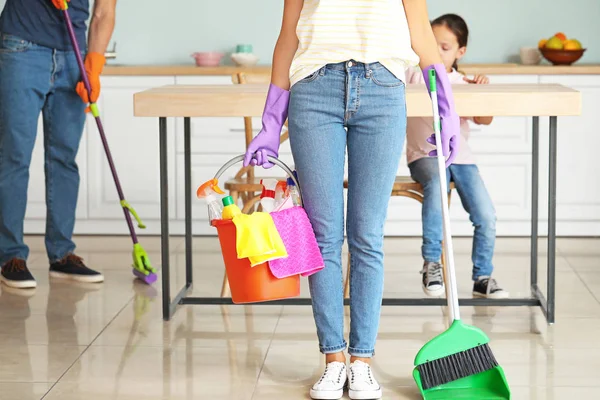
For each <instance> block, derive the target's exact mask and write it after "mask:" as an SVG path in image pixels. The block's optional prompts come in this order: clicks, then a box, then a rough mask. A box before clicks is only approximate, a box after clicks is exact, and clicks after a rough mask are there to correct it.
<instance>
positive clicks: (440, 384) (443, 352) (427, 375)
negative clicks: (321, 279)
mask: <svg viewBox="0 0 600 400" xmlns="http://www.w3.org/2000/svg"><path fill="white" fill-rule="evenodd" d="M429 85H430V89H431V90H430V91H431V101H432V105H433V125H434V132H435V142H436V144H437V148H438V156H437V161H438V169H439V174H440V190H441V193H442V196H441V197H442V215H443V218H444V248H445V254H446V262H445V263H444V265H445V266H446V271H445V272H446V281H447V282H446V283H447V287H448V288H447V298H448V308H449V313H448V315H449V320H450V328H449V329H448V330H447V331H446V332H444V333H442V334H440V335H438V336H436V337H435V338H433V339H432V340H430V341H429V342H427V343H426V344H425V346H423V348H422V349H421V350H420V351H419V353H418V354H417V356H416V357H415V369H414V371H413V377H414V379H415V382H416V383H417V386H418V387H419V390H420V391H421V393H422V395H423V398H424V399H425V400H437V399H446V400H447V399H469V400H482V399H490V400H491V399H510V389H509V387H508V384H507V382H506V377H505V376H504V371H503V370H502V368H501V367H500V366H499V365H498V362H497V361H496V359H495V358H494V355H493V354H492V350H491V349H490V347H489V345H488V343H489V341H490V339H489V338H488V337H487V336H486V334H485V333H483V331H481V330H480V329H478V328H476V327H474V326H469V325H465V324H464V323H463V322H462V321H461V320H460V310H459V305H458V291H457V285H456V275H455V270H454V252H453V249H452V233H451V231H450V217H449V212H448V197H447V196H446V193H448V189H447V183H446V160H445V158H444V155H443V152H442V151H441V149H442V146H441V145H440V144H441V137H440V129H441V125H440V115H439V111H438V99H437V88H436V86H437V85H436V75H435V70H433V69H432V70H431V71H429Z"/></svg>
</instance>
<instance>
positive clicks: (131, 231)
mask: <svg viewBox="0 0 600 400" xmlns="http://www.w3.org/2000/svg"><path fill="white" fill-rule="evenodd" d="M63 13H64V15H65V21H66V25H67V30H68V31H69V37H70V38H71V42H72V43H73V50H74V51H75V58H76V59H77V64H78V65H79V71H80V72H81V77H82V78H83V85H84V86H85V89H86V90H87V92H88V96H91V94H92V85H90V80H89V78H88V76H87V73H86V72H85V66H84V65H83V59H82V58H81V51H80V49H79V43H78V42H77V37H76V36H75V31H74V30H73V22H72V21H71V16H70V15H69V12H68V11H67V10H66V9H65V10H63ZM90 100H91V99H90ZM92 104H93V103H92ZM95 119H96V124H97V125H98V131H100V138H101V139H102V145H103V146H104V151H105V152H106V158H108V165H109V166H110V172H111V173H112V176H113V179H114V181H115V185H116V186H117V193H118V194H119V200H121V201H123V200H125V195H124V194H123V189H122V188H121V183H120V182H119V177H118V176H117V169H116V168H115V164H114V162H113V159H112V155H111V153H110V150H109V148H108V141H107V140H106V135H105V134H104V127H103V126H102V121H100V117H95ZM123 212H124V213H125V220H126V221H127V226H128V228H129V234H130V235H131V240H132V241H133V243H134V244H135V243H138V238H137V234H136V233H135V229H134V228H133V221H132V220H131V215H130V214H129V210H127V209H126V208H123Z"/></svg>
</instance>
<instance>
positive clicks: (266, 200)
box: [260, 178, 277, 213]
mask: <svg viewBox="0 0 600 400" xmlns="http://www.w3.org/2000/svg"><path fill="white" fill-rule="evenodd" d="M260 184H261V185H263V190H262V193H261V194H260V205H261V206H262V210H263V211H264V212H267V213H270V212H271V211H273V209H274V208H275V189H276V187H277V179H272V178H267V179H261V180H260Z"/></svg>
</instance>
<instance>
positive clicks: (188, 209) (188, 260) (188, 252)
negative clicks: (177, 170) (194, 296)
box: [184, 117, 193, 287]
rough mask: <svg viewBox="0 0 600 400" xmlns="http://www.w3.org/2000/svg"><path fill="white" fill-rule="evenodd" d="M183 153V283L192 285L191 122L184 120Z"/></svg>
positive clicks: (188, 119) (187, 118) (187, 119)
mask: <svg viewBox="0 0 600 400" xmlns="http://www.w3.org/2000/svg"><path fill="white" fill-rule="evenodd" d="M184 142H185V144H184V147H185V149H184V152H185V155H184V157H185V282H186V286H188V287H189V286H191V285H192V281H193V279H192V155H191V153H192V150H191V122H190V118H189V117H186V118H184Z"/></svg>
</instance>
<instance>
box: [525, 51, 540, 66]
mask: <svg viewBox="0 0 600 400" xmlns="http://www.w3.org/2000/svg"><path fill="white" fill-rule="evenodd" d="M520 54H521V62H522V63H523V64H524V65H536V64H539V63H540V62H541V61H542V54H541V53H540V51H539V49H537V48H536V47H521V52H520Z"/></svg>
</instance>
